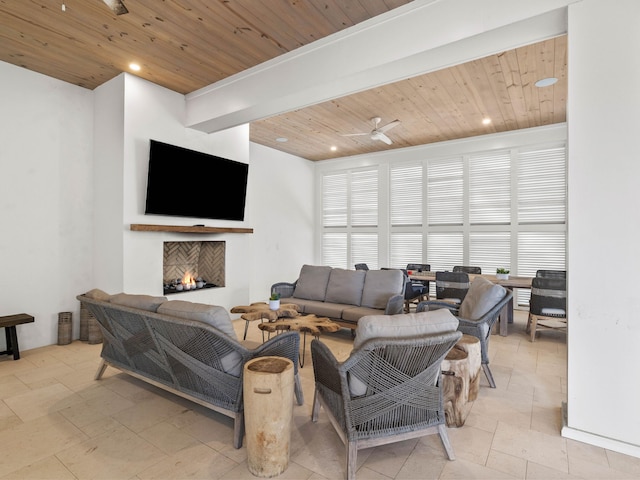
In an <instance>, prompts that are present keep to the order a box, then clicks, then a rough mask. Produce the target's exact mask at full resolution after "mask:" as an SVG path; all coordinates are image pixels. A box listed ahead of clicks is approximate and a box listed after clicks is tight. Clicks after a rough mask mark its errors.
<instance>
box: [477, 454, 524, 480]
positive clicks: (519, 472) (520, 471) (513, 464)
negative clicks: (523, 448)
mask: <svg viewBox="0 0 640 480" xmlns="http://www.w3.org/2000/svg"><path fill="white" fill-rule="evenodd" d="M486 466H487V467H488V468H491V469H492V470H497V471H499V472H503V473H506V474H508V475H511V476H512V477H514V478H521V479H524V478H525V476H526V474H527V461H526V460H524V459H522V458H518V457H514V456H512V455H506V454H504V453H501V452H498V451H496V450H491V452H489V458H488V459H487V463H486Z"/></svg>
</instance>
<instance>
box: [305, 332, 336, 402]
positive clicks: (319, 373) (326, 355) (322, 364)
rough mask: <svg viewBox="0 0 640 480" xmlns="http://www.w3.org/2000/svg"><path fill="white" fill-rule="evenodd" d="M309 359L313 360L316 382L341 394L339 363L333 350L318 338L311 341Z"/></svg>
mask: <svg viewBox="0 0 640 480" xmlns="http://www.w3.org/2000/svg"><path fill="white" fill-rule="evenodd" d="M311 360H312V361H313V376H314V378H315V381H316V382H317V383H320V384H321V385H324V386H325V387H326V388H328V389H330V390H332V391H334V392H335V393H337V394H338V395H342V387H341V382H340V363H339V362H338V360H336V357H335V356H334V355H333V352H331V350H329V347H327V346H326V345H325V344H324V343H322V342H321V341H320V340H316V339H313V340H312V341H311Z"/></svg>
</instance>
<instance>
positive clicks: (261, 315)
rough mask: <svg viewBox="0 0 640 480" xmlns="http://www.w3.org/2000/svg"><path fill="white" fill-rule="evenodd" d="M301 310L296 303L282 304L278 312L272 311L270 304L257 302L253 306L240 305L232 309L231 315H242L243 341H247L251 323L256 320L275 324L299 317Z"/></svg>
mask: <svg viewBox="0 0 640 480" xmlns="http://www.w3.org/2000/svg"><path fill="white" fill-rule="evenodd" d="M299 309H300V307H298V305H296V304H295V303H282V304H280V308H279V309H278V310H271V309H270V308H269V304H268V303H265V302H255V303H252V304H251V305H238V306H237V307H233V308H232V309H231V313H242V315H240V318H242V319H243V320H244V321H245V324H244V337H243V340H246V339H247V329H248V328H249V322H253V321H255V320H260V321H261V322H262V321H264V320H268V321H270V322H275V321H276V320H277V319H279V318H292V317H297V316H298V310H299ZM263 340H264V337H263Z"/></svg>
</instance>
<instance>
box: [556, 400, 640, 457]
mask: <svg viewBox="0 0 640 480" xmlns="http://www.w3.org/2000/svg"><path fill="white" fill-rule="evenodd" d="M560 435H562V436H563V437H565V438H570V439H572V440H577V441H578V442H583V443H588V444H590V445H595V446H596V447H601V448H606V449H607V450H612V451H614V452H618V453H622V454H624V455H630V456H632V457H637V458H640V446H638V445H633V444H631V443H626V442H621V441H620V440H614V439H612V438H608V437H602V436H600V435H595V434H593V433H588V432H584V431H582V430H577V429H575V428H571V427H569V426H568V425H567V402H562V430H561V431H560Z"/></svg>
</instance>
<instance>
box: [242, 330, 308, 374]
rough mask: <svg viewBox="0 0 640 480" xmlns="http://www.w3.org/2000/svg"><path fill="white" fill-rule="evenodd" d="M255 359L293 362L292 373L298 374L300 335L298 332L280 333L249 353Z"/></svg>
mask: <svg viewBox="0 0 640 480" xmlns="http://www.w3.org/2000/svg"><path fill="white" fill-rule="evenodd" d="M251 352H252V354H253V356H252V358H255V357H284V358H288V359H289V360H291V361H292V362H293V367H294V373H297V372H298V357H299V355H300V335H299V334H298V332H282V333H280V334H278V335H275V336H274V337H272V338H270V339H269V340H267V341H266V342H264V343H263V344H262V345H260V346H258V347H256V348H255V349H254V350H252V351H251Z"/></svg>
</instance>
